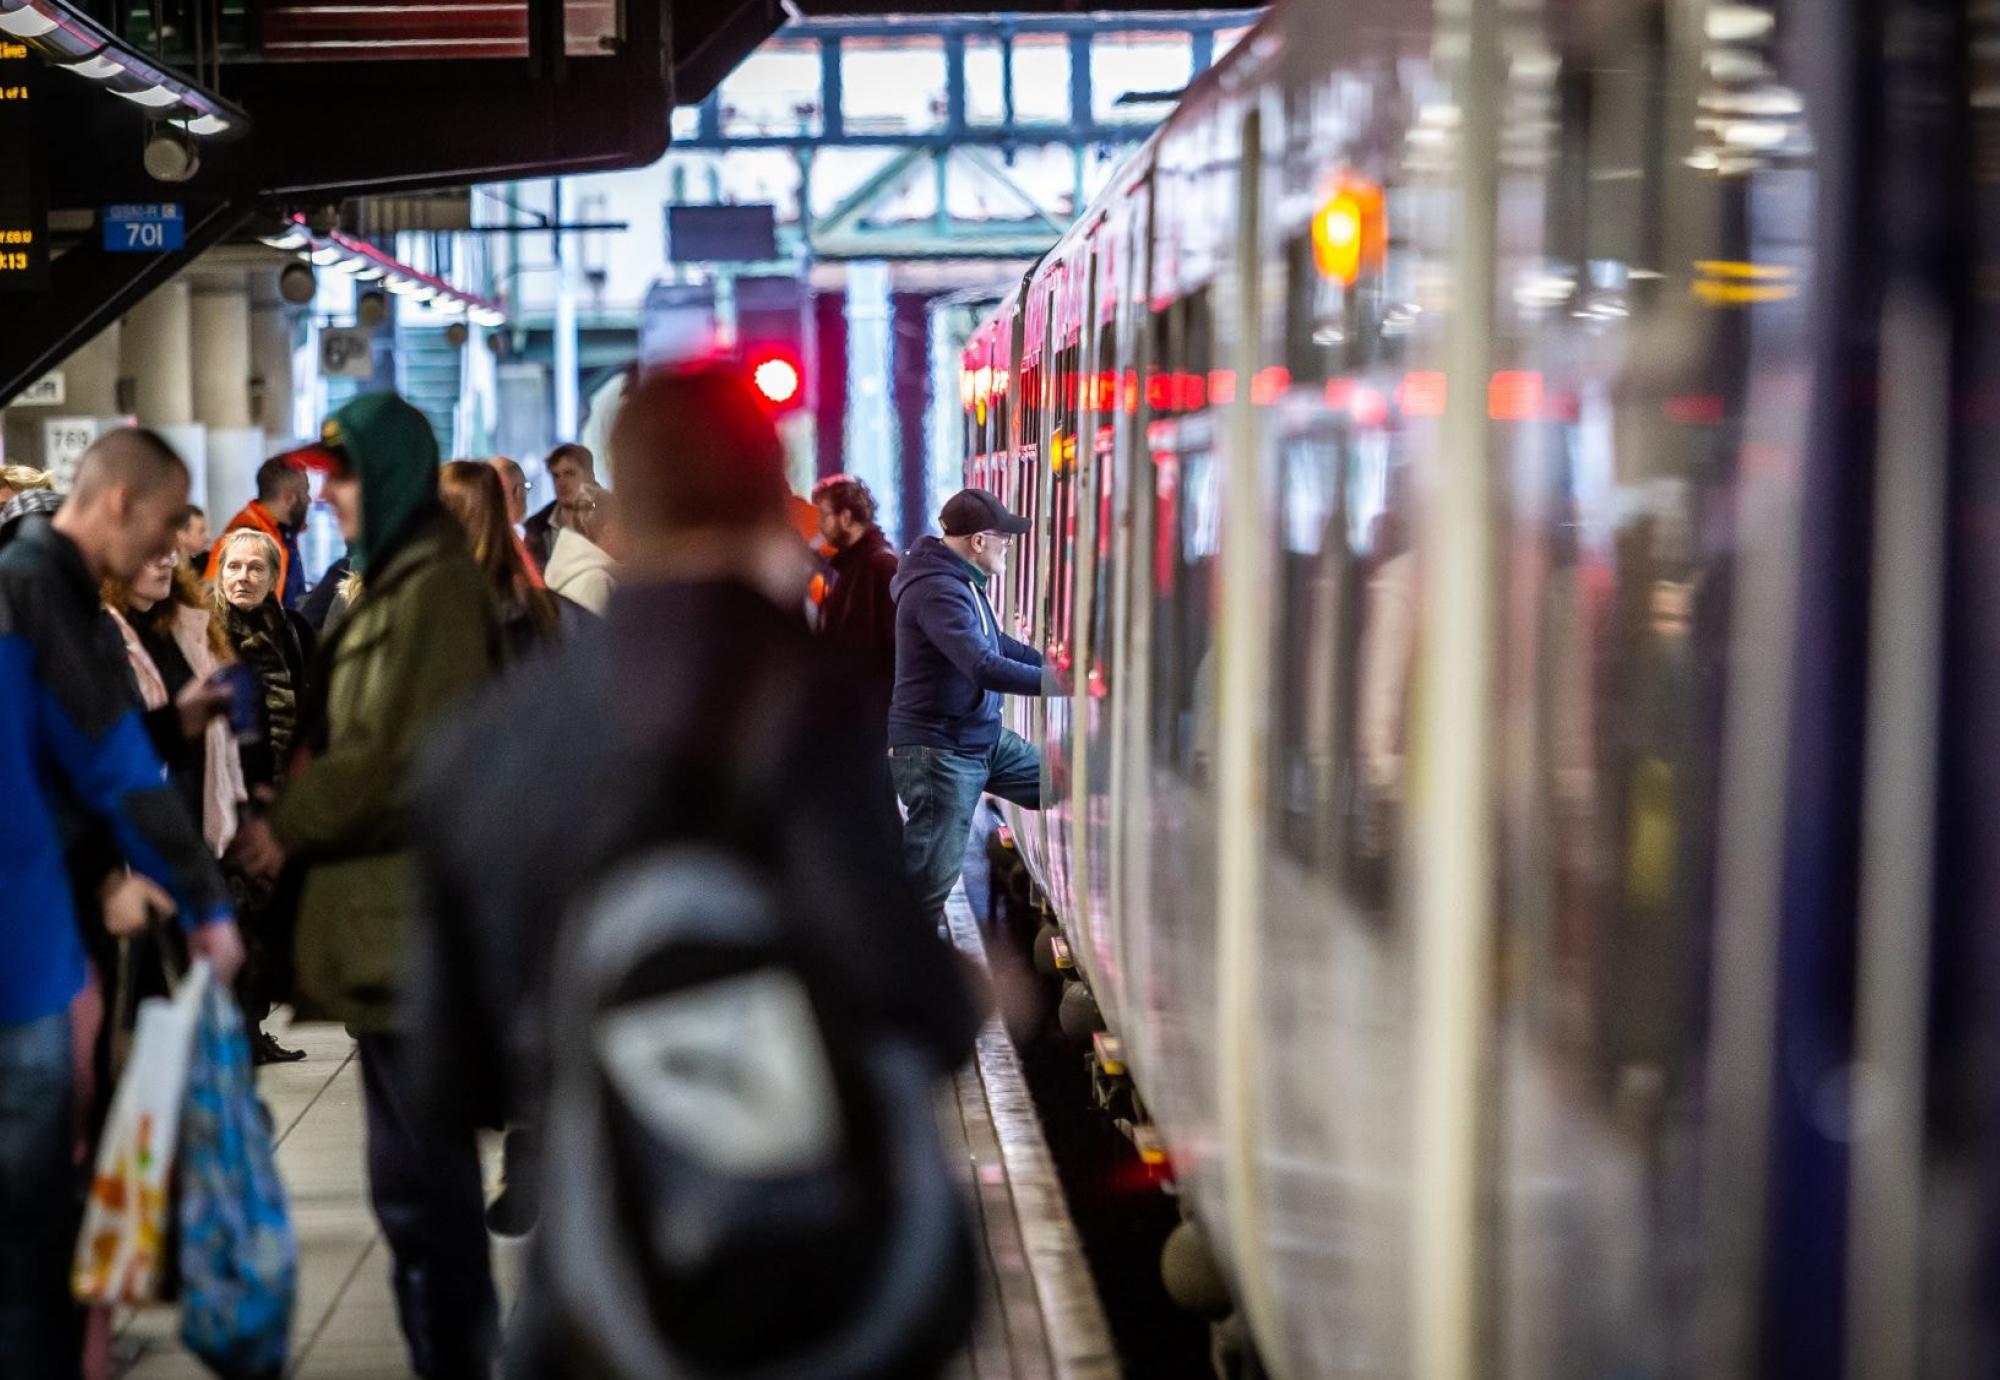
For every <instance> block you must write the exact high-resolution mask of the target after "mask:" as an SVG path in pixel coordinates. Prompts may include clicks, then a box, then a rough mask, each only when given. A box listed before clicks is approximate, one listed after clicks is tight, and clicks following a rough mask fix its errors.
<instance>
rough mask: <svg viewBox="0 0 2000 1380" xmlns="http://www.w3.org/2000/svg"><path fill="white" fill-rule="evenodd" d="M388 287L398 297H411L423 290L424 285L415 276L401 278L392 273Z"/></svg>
mask: <svg viewBox="0 0 2000 1380" xmlns="http://www.w3.org/2000/svg"><path fill="white" fill-rule="evenodd" d="M388 288H389V291H391V292H393V293H395V294H396V295H397V296H398V297H410V296H413V295H415V294H416V293H418V292H421V291H423V288H424V285H423V284H422V283H420V282H418V281H417V280H416V279H414V278H399V277H397V276H396V275H395V274H393V273H392V274H390V275H389V282H388Z"/></svg>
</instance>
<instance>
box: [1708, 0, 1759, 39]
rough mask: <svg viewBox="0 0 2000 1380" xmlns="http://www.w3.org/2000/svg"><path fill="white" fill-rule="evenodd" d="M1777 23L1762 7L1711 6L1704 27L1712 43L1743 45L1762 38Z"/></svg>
mask: <svg viewBox="0 0 2000 1380" xmlns="http://www.w3.org/2000/svg"><path fill="white" fill-rule="evenodd" d="M1776 22H1777V21H1776V19H1775V18H1774V17H1773V16H1772V14H1771V12H1770V11H1769V10H1767V9H1765V8H1763V7H1762V6H1760V5H1711V6H1710V7H1709V10H1708V14H1707V16H1706V17H1705V19H1704V20H1703V24H1702V27H1703V29H1704V30H1705V31H1706V32H1707V34H1708V37H1709V39H1710V41H1711V42H1715V43H1742V42H1744V41H1746V40H1748V39H1752V38H1762V37H1763V36H1764V35H1765V34H1767V33H1769V32H1771V27H1772V25H1773V24H1775V23H1776Z"/></svg>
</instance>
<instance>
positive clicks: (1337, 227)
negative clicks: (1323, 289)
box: [1312, 179, 1385, 286]
mask: <svg viewBox="0 0 2000 1380" xmlns="http://www.w3.org/2000/svg"><path fill="white" fill-rule="evenodd" d="M1384 239H1385V236H1384V234H1383V227H1382V189H1381V188H1380V187H1378V186H1376V185H1375V184H1374V183H1372V182H1362V181H1358V180H1352V179H1349V180H1343V181H1341V182H1338V183H1336V184H1335V185H1334V188H1333V192H1332V194H1331V195H1330V196H1328V197H1327V199H1326V201H1325V203H1324V204H1322V205H1321V206H1320V208H1319V210H1318V211H1316V212H1314V213H1313V221H1312V247H1313V264H1314V266H1315V267H1317V268H1318V269H1319V271H1320V274H1321V276H1323V277H1326V278H1331V279H1332V280H1333V281H1334V282H1336V283H1339V284H1341V285H1342V286H1350V285H1352V284H1353V283H1354V281H1355V280H1356V279H1357V278H1359V277H1360V276H1361V274H1362V272H1363V271H1364V270H1366V269H1371V268H1376V267H1379V266H1380V265H1381V262H1382V253H1383V242H1384Z"/></svg>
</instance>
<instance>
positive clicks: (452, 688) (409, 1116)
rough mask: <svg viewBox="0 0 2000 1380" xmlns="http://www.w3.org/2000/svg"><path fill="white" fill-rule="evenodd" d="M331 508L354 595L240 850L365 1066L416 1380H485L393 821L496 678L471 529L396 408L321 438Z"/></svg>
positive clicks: (480, 1301) (464, 1153) (367, 413)
mask: <svg viewBox="0 0 2000 1380" xmlns="http://www.w3.org/2000/svg"><path fill="white" fill-rule="evenodd" d="M323 440H324V449H325V451H326V452H327V458H328V462H329V463H330V464H331V466H332V469H331V472H330V473H329V474H328V477H327V481H326V487H325V497H326V498H327V500H328V501H329V502H330V503H331V504H332V505H333V507H334V509H335V511H336V513H337V514H338V516H339V518H340V525H341V530H342V533H343V535H344V536H346V538H347V541H348V549H349V552H350V554H351V556H352V559H353V564H354V569H355V571H356V572H357V573H358V574H359V575H360V576H361V591H362V592H361V594H360V596H359V598H358V599H357V600H356V602H355V603H354V606H353V607H352V608H351V609H349V610H348V611H347V613H346V614H345V615H344V616H343V617H342V618H341V619H340V620H339V621H338V623H336V624H335V625H333V626H332V628H331V631H330V632H329V633H328V636H327V640H326V644H325V645H324V646H323V647H322V649H321V653H320V659H319V677H318V684H317V687H316V688H317V694H316V695H315V696H314V698H313V700H312V701H311V702H309V703H308V704H307V705H305V706H303V707H302V709H301V713H300V716H299V718H300V729H299V738H300V742H301V745H302V748H303V756H302V761H301V764H300V765H299V766H297V767H296V768H295V770H294V772H293V774H292V779H291V781H290V783H289V784H288V785H287V786H286V788H285V790H284V792H283V794H282V795H281V796H280V797H279V799H278V802H277V804H276V806H275V807H274V808H273V810H272V813H271V818H270V821H269V826H268V828H259V827H254V826H253V828H252V829H251V830H249V831H248V837H247V838H246V839H245V840H244V841H243V844H242V847H241V849H240V850H239V851H240V855H241V861H242V862H243V864H244V865H245V866H246V867H247V868H250V869H251V870H254V871H259V872H264V873H267V874H275V873H276V872H277V871H278V870H279V869H280V868H281V867H284V866H286V865H287V864H289V865H291V866H294V867H296V868H298V869H299V871H300V872H301V873H302V874H303V881H302V892H301V895H300V899H299V907H298V933H297V940H296V944H297V950H296V958H295V964H296V986H297V990H298V992H299V994H300V1004H301V1006H302V1008H303V1009H304V1010H306V1011H307V1012H309V1013H312V1014H317V1015H324V1016H331V1017H333V1018H334V1019H337V1020H340V1021H344V1022H346V1024H347V1026H348V1029H349V1030H350V1031H351V1032H352V1033H353V1034H354V1036H355V1038H356V1043H357V1045H358V1048H359V1051H360V1058H361V1076H362V1087H363V1092H364V1094H365V1099H366V1103H367V1117H368V1172H369V1185H370V1196H371V1198H372V1200H373V1203H374V1207H375V1215H376V1218H377V1220H378V1221H379V1222H380V1223H381V1226H382V1232H383V1235H384V1236H386V1237H387V1238H388V1240H389V1244H390V1247H391V1249H392V1251H393V1253H394V1256H395V1268H394V1281H395V1287H396V1304H397V1311H398V1313H399V1314H400V1315H401V1321H402V1325H403V1335H404V1338H405V1340H406V1341H407V1342H408V1344H409V1349H410V1360H411V1366H412V1369H414V1370H415V1371H416V1373H417V1374H418V1375H420V1376H424V1377H426V1380H430V1378H431V1377H447V1376H459V1375H484V1374H486V1372H487V1367H488V1366H489V1364H490V1360H491V1357H492V1355H493V1350H494V1346H495V1338H496V1334H497V1322H498V1310H497V1305H496V1303H495V1299H494V1293H493V1282H492V1272H491V1268H490V1265H489V1262H488V1257H487V1243H486V1228H485V1222H484V1218H483V1211H484V1201H483V1195H482V1190H481V1183H480V1173H479V1161H478V1155H477V1147H476V1144H475V1140H474V1130H473V1128H472V1127H471V1126H469V1125H468V1126H445V1125H440V1124H439V1123H438V1122H437V1120H436V1119H435V1118H433V1117H431V1116H430V1115H429V1114H428V1112H427V1111H426V1109H424V1108H422V1107H420V1106H419V1105H418V1104H417V1099H416V1098H415V1096H414V1095H413V1092H412V1074H411V1063H412V1059H413V1053H412V1050H411V1049H410V1046H409V1035H408V1033H407V1031H406V1030H405V1028H404V1026H403V1024H402V1019H401V1018H402V1011H401V1001H400V998H401V995H402V987H403V981H404V971H403V970H404V964H405V960H406V955H407V953H408V949H409V936H410V928H411V925H412V921H413V915H414V912H415V909H416V906H417V890H416V883H415V877H414V860H413V853H412V851H411V838H410V832H409V828H408V819H407V816H406V812H405V804H406V787H407V784H408V778H409V775H410V770H411V763H412V762H413V760H414V759H415V758H416V757H417V756H418V754H419V752H420V751H421V749H422V747H423V745H424V743H425V742H426V740H427V738H428V736H429V733H430V731H431V729H432V728H433V727H435V726H436V725H437V724H438V723H439V722H440V720H441V716H442V715H443V714H445V713H446V712H448V711H449V709H450V708H451V707H452V706H453V705H454V704H455V703H457V702H458V701H460V700H462V699H463V698H465V697H466V696H467V695H468V694H470V693H471V692H473V691H475V690H477V689H478V688H479V687H480V686H482V685H483V684H485V683H486V682H487V681H488V680H489V679H490V678H491V677H492V676H493V675H494V673H495V672H496V671H497V670H498V668H499V665H500V657H501V646H502V644H501V633H500V622H499V615H498V612H497V610H496V609H495V608H494V605H493V598H492V595H491V594H490V593H489V592H488V588H487V582H486V580H485V577H484V576H483V575H481V573H480V571H479V568H478V567H477V566H476V565H474V564H473V561H472V557H471V554H470V553H469V551H468V550H467V549H466V542H465V536H464V531H463V529H462V528H461V527H460V526H459V524H458V522H457V521H456V520H455V519H454V518H452V516H451V515H450V514H449V513H448V512H446V511H445V509H444V507H443V506H442V504H441V503H440V502H439V500H438V448H437V440H436V437H435V436H434V435H433V434H432V431H431V427H430V423H429V422H428V421H427V420H426V419H425V418H424V416H423V414H422V413H420V412H418V411H417V410H416V409H415V408H414V407H412V406H410V404H409V403H407V402H405V401H404V400H403V399H402V398H400V397H397V396H396V395H395V394H393V393H380V394H371V395H369V396H367V397H362V398H357V399H356V400H355V401H353V402H351V403H349V404H347V405H346V406H345V407H343V408H341V409H340V411H338V412H336V413H335V414H334V415H333V417H332V418H331V419H330V420H329V421H328V422H327V424H326V429H325V435H324V438H323Z"/></svg>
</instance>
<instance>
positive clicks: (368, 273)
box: [354, 264, 389, 283]
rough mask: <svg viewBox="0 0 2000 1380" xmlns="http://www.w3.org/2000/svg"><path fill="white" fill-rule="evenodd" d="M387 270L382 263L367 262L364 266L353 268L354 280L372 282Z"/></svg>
mask: <svg viewBox="0 0 2000 1380" xmlns="http://www.w3.org/2000/svg"><path fill="white" fill-rule="evenodd" d="M388 271H389V270H388V269H386V268H384V267H382V265H380V264H369V265H368V266H367V267H365V268H357V269H355V270H354V281H355V282H357V283H372V282H374V281H375V280H376V279H377V278H380V277H382V276H384V275H385V274H387V273H388Z"/></svg>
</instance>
